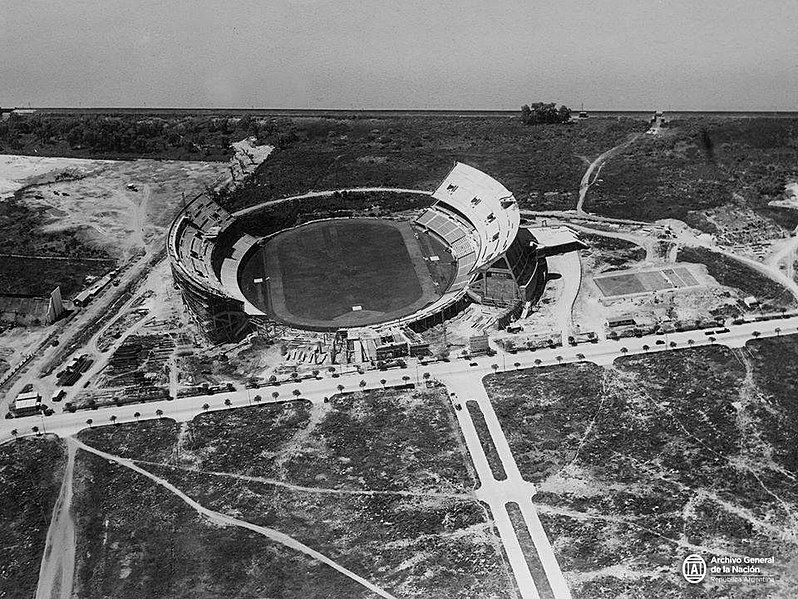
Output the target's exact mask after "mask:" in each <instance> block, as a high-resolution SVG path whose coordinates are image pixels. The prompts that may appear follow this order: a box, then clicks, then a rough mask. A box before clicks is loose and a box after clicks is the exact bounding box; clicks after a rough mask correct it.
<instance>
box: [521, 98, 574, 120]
mask: <svg viewBox="0 0 798 599" xmlns="http://www.w3.org/2000/svg"><path fill="white" fill-rule="evenodd" d="M570 120H571V109H570V108H568V107H567V106H563V105H560V106H559V107H558V106H557V105H556V104H555V103H554V102H552V103H550V104H547V103H545V102H535V103H534V104H532V105H531V106H530V105H529V104H524V105H523V106H522V107H521V122H522V123H524V125H544V124H552V123H567V122H568V121H570Z"/></svg>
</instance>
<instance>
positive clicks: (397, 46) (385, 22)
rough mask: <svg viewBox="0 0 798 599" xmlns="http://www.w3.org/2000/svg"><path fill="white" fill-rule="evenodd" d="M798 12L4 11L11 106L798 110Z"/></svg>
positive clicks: (608, 6) (551, 7)
mask: <svg viewBox="0 0 798 599" xmlns="http://www.w3.org/2000/svg"><path fill="white" fill-rule="evenodd" d="M796 42H798V0H756V1H752V0H673V1H670V0H661V1H656V0H600V1H595V2H587V1H581V2H575V1H569V0H546V1H545V2H544V1H541V0H526V1H515V0H512V1H511V0H481V1H474V0H459V1H457V2H450V1H448V0H440V1H436V0H425V1H417V0H394V1H392V2H387V1H385V0H367V1H366V0H362V1H350V0H329V1H328V0H259V1H257V2H251V1H249V0H235V1H229V0H228V1H225V2H217V1H215V0H191V1H188V0H159V1H140V0H123V1H119V0H24V1H23V0H3V2H2V3H0V106H27V105H32V106H40V107H44V106H77V107H210V108H214V107H240V108H340V109H449V110H468V109H475V110H476V109H496V110H500V109H517V108H519V107H520V106H521V105H522V104H525V103H531V102H536V101H550V102H557V103H564V104H566V105H568V106H570V107H571V108H573V109H578V108H579V107H580V106H581V105H582V104H584V107H585V109H589V110H651V109H662V110H798V49H797V48H796Z"/></svg>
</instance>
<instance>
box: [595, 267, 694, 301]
mask: <svg viewBox="0 0 798 599" xmlns="http://www.w3.org/2000/svg"><path fill="white" fill-rule="evenodd" d="M593 281H594V282H595V283H596V285H597V286H598V288H599V289H600V290H601V292H602V293H603V294H604V296H605V297H616V296H619V295H633V294H635V293H646V292H651V291H662V290H664V289H677V288H680V287H694V286H696V285H698V281H696V280H695V278H694V277H693V275H691V274H690V271H689V270H688V269H687V268H685V267H683V266H679V267H676V268H662V269H654V270H646V271H640V272H616V273H613V274H608V275H602V276H600V277H594V278H593Z"/></svg>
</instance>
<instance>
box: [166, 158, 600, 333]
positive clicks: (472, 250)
mask: <svg viewBox="0 0 798 599" xmlns="http://www.w3.org/2000/svg"><path fill="white" fill-rule="evenodd" d="M404 191H406V190H404ZM329 193H330V194H332V193H334V192H329ZM419 193H424V192H419ZM427 193H428V192H427ZM431 198H432V200H433V202H432V204H431V205H430V206H429V207H428V208H426V209H423V210H421V212H420V214H416V216H415V218H412V217H402V218H394V219H391V220H390V221H380V219H373V218H371V219H355V220H354V221H352V220H346V221H344V220H342V219H327V220H326V222H321V221H318V220H315V221H314V218H313V215H307V216H308V218H306V219H305V220H307V221H314V222H310V223H301V224H300V225H298V226H297V225H296V223H292V224H290V225H289V226H288V227H287V228H286V227H279V228H278V229H279V230H268V231H264V232H263V234H262V235H256V234H251V233H248V232H242V231H244V229H241V230H239V228H237V227H236V226H234V225H235V224H236V223H237V220H238V218H237V216H236V215H234V214H230V213H228V212H226V211H225V210H224V209H222V208H221V207H220V206H219V205H217V204H216V203H215V202H214V201H212V200H211V199H209V198H207V197H205V196H200V197H198V198H196V199H195V200H194V201H192V202H191V203H190V204H189V205H187V206H186V207H185V208H184V209H183V210H182V211H181V213H180V214H179V215H178V217H177V218H176V219H175V221H174V223H173V224H172V227H171V230H170V235H169V241H168V251H169V255H170V258H171V265H172V272H173V275H174V279H175V282H176V284H177V285H178V287H179V288H180V289H181V291H182V295H183V298H184V300H185V303H186V305H187V307H188V308H189V310H190V312H191V314H192V315H193V316H194V318H195V320H196V322H197V323H198V325H199V327H200V329H201V330H202V331H203V332H204V333H205V334H206V335H207V337H208V338H209V339H210V340H211V341H212V342H225V341H234V340H236V339H239V338H241V337H242V336H243V335H244V334H246V333H247V332H249V331H251V330H253V328H262V329H263V330H269V326H270V325H273V324H274V323H275V322H279V323H282V324H283V325H286V326H289V327H293V328H299V329H302V328H305V329H310V330H329V331H334V330H339V329H347V328H356V327H362V326H372V327H376V328H383V329H386V330H387V328H389V327H396V326H408V327H412V328H413V329H415V330H423V329H424V328H426V327H427V326H429V325H430V324H433V323H436V322H441V321H442V320H444V319H446V318H447V317H448V316H450V315H451V314H454V313H457V312H459V311H460V310H461V309H462V308H463V307H464V306H466V305H467V304H469V303H471V302H478V303H483V304H488V305H491V306H497V307H500V308H501V309H502V310H504V313H505V315H506V319H505V322H506V321H507V320H509V318H510V317H511V316H512V315H513V314H517V313H519V312H520V311H521V310H522V309H523V307H524V305H529V304H530V303H531V302H534V301H535V300H536V298H537V297H539V294H540V293H541V292H542V289H543V286H544V285H545V280H546V273H547V267H546V261H545V257H546V255H551V254H552V253H557V252H559V251H571V250H573V249H578V248H579V247H585V246H584V244H582V243H581V242H579V241H578V240H576V238H575V237H573V242H572V243H571V244H567V243H566V244H562V243H559V242H558V243H557V244H541V243H539V242H538V240H537V239H536V238H535V236H534V235H533V233H532V232H530V231H529V230H527V229H525V228H522V227H521V226H520V223H521V218H520V212H519V208H518V205H517V202H516V200H515V198H514V197H513V195H512V193H511V192H510V191H509V190H507V189H506V188H505V187H504V186H503V185H502V184H501V183H499V182H498V181H496V180H495V179H493V178H491V177H490V176H488V175H486V174H485V173H483V172H481V171H479V170H477V169H475V168H473V167H471V166H468V165H466V164H462V163H457V164H455V166H454V168H453V169H452V170H451V171H450V173H449V174H448V175H447V177H446V178H445V179H444V180H443V182H442V183H441V184H440V185H439V186H438V188H437V189H436V190H435V191H434V192H433V193H432V194H431ZM278 202H279V200H278ZM274 204H275V202H268V203H265V204H264V205H263V206H264V209H265V208H267V207H269V206H272V207H273V206H274ZM246 212H247V214H246V218H250V217H251V215H252V214H253V210H252V209H249V210H247V211H246ZM239 218H241V220H242V221H243V220H244V218H245V216H244V215H243V214H242V215H240V217H239ZM359 221H363V222H362V223H361V222H359ZM239 224H240V223H239ZM380 226H382V227H383V228H382V229H376V228H375V227H380ZM353 227H355V228H353ZM357 227H360V229H358V228H357ZM386 227H387V228H386ZM361 229H362V230H370V229H373V230H374V231H377V232H376V233H375V232H374V231H372V233H371V235H370V236H369V235H365V236H364V237H362V240H360V239H358V241H357V242H354V241H353V240H352V239H350V237H351V236H352V235H355V234H357V233H358V231H360V230H361ZM297 231H299V233H297ZM397 231H398V232H397ZM314 235H316V236H318V238H319V243H318V244H316V245H315V246H314V245H312V244H310V245H308V244H309V241H308V239H311V238H312V237H313V236H314ZM391 235H393V237H394V239H395V241H396V243H395V244H394V245H393V246H391V245H390V244H388V243H387V241H386V239H387V238H388V237H390V236H391ZM559 237H563V236H562V235H560V236H559ZM339 238H342V239H339ZM291 243H296V244H297V245H291ZM544 245H545V247H544ZM385 248H389V249H388V250H386V249H385ZM385 251H390V252H392V253H391V255H387V256H384V255H382V254H381V252H385ZM292 252H301V259H297V256H296V253H292ZM403 260H406V261H408V262H407V264H408V265H409V266H407V268H404V270H402V268H399V267H398V266H397V264H400V263H401V262H402V261H403ZM281 261H282V262H287V263H288V264H287V265H284V268H283V269H282V270H281V269H279V268H277V266H275V264H276V263H279V262H281ZM327 261H329V262H327ZM314 262H315V263H316V264H315V265H314V264H313V263H314ZM253 265H254V266H253ZM400 266H401V265H400ZM314 268H315V270H314ZM369 270H370V272H369V273H367V274H368V276H365V275H364V271H369ZM382 270H386V271H388V272H390V275H389V276H387V277H386V276H385V274H384V273H382V278H380V276H381V271H382ZM427 270H429V272H427ZM298 271H302V272H304V273H305V278H304V280H302V281H300V283H301V284H298V285H295V286H294V287H292V281H291V278H292V277H296V276H298V275H297V273H298ZM300 274H302V273H300ZM430 275H432V276H430ZM331 280H332V281H333V283H334V285H333V286H328V287H324V285H329V284H330V281H331ZM317 281H318V287H319V288H318V289H317V288H316V286H317V285H316V282H317ZM390 284H392V285H394V286H396V287H395V290H396V291H397V292H396V293H394V291H393V289H394V288H392V287H390ZM433 286H434V287H433ZM415 287H418V292H417V293H410V294H409V295H408V297H406V298H402V299H403V300H406V301H402V302H393V301H392V299H394V298H393V296H394V295H402V293H403V292H405V291H406V289H411V290H412V289H414V288H415ZM422 288H423V289H422ZM431 290H432V291H431ZM377 291H379V293H377ZM370 294H372V295H374V296H377V295H380V294H382V295H383V296H386V297H383V298H378V299H374V300H373V302H372V301H371V300H372V295H370ZM314 295H315V296H318V297H316V298H315V300H314V302H311V301H310V300H311V299H313V297H312V296H314ZM289 296H290V297H289ZM286 297H288V299H289V300H290V301H286ZM306 298H307V299H308V302H309V303H312V304H313V305H314V306H315V305H318V304H320V303H321V304H323V305H322V306H321V307H322V308H323V310H321V311H318V310H317V311H315V312H314V310H313V309H312V306H311V307H310V308H307V307H306V306H303V305H302V300H303V299H306ZM379 299H381V300H383V301H382V303H380V301H378V300H379ZM319 300H321V302H320V301H319ZM325 300H326V301H325ZM339 300H340V302H339ZM291 302H293V307H292V305H291ZM336 302H338V303H340V304H341V306H343V307H341V308H335V309H333V310H332V311H331V305H334V304H336ZM369 303H374V305H369ZM297 306H299V307H297ZM305 308H307V309H305Z"/></svg>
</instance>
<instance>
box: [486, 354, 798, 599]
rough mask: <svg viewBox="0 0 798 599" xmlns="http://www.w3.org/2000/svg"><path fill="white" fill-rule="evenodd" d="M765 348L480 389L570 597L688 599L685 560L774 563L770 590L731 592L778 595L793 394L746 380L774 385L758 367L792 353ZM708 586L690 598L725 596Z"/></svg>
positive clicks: (558, 371)
mask: <svg viewBox="0 0 798 599" xmlns="http://www.w3.org/2000/svg"><path fill="white" fill-rule="evenodd" d="M760 343H763V344H764V348H758V347H757V346H758V344H760ZM773 343H774V341H772V340H766V341H763V342H759V341H757V342H754V343H753V344H750V348H749V350H747V351H741V350H729V349H726V348H721V347H711V348H701V349H689V350H679V351H674V352H668V353H666V354H657V355H656V356H634V357H628V358H622V359H619V360H616V362H615V364H614V365H613V366H612V367H610V368H601V367H598V366H595V365H592V364H576V365H568V366H558V367H551V368H542V369H535V370H534V371H521V372H514V373H506V374H501V375H493V376H491V377H488V378H487V379H486V381H487V388H488V392H489V394H490V396H491V398H492V401H493V402H494V405H495V406H496V412H497V414H498V416H499V418H500V420H501V423H502V427H503V428H504V430H505V433H506V434H507V437H508V441H509V443H510V445H511V447H512V449H513V452H514V454H515V456H516V459H517V461H518V464H519V468H520V469H521V472H522V474H523V475H524V477H525V478H527V479H528V480H530V481H532V482H534V483H535V484H536V485H537V487H538V493H537V494H536V495H535V500H536V501H537V502H538V509H539V511H540V514H541V520H542V522H543V524H544V526H545V527H546V530H547V532H548V534H549V536H550V538H551V540H552V543H553V544H554V548H555V551H556V552H557V553H558V556H559V559H560V564H561V566H562V567H563V569H564V570H565V572H566V575H567V577H568V578H569V581H570V582H571V585H572V591H573V593H574V596H575V597H577V598H581V597H607V598H609V597H613V598H615V597H619V598H631V597H640V596H645V597H648V596H656V597H682V596H690V595H685V594H686V593H688V592H689V591H688V590H687V583H685V582H684V581H683V580H682V579H681V577H680V576H679V574H678V568H679V567H680V564H681V559H683V558H684V557H685V556H686V555H687V554H689V553H692V552H701V553H704V554H705V555H713V554H716V555H723V554H733V555H751V556H759V555H768V556H769V555H774V556H775V560H776V564H775V565H774V566H773V567H772V570H771V572H770V573H772V574H777V575H779V576H780V577H781V578H780V579H779V580H777V581H776V582H775V583H773V584H761V585H743V586H736V587H734V590H735V592H737V591H738V590H739V591H740V592H744V593H745V595H744V596H746V597H771V596H776V597H787V596H789V595H788V594H787V592H788V591H787V589H789V588H790V585H791V584H793V583H791V582H790V574H789V573H790V572H791V571H792V570H791V568H792V567H793V566H791V564H794V563H796V560H798V542H796V538H798V534H797V533H798V530H796V523H795V520H794V511H795V510H796V508H797V507H798V483H796V477H795V474H796V473H795V471H794V470H793V469H791V468H794V465H795V462H794V452H793V450H791V449H790V447H789V443H793V446H794V442H795V439H796V430H795V428H794V426H795V424H794V410H793V408H792V405H791V404H790V405H788V403H787V402H789V401H790V400H788V399H787V397H792V395H789V394H790V393H794V389H793V388H792V387H791V386H790V385H791V384H790V383H787V384H780V383H779V384H776V385H775V386H774V385H773V383H770V385H771V386H770V387H768V386H767V385H766V384H762V383H760V382H759V380H760V378H761V379H764V380H768V379H770V378H771V377H772V378H774V379H776V380H779V381H782V380H788V377H789V371H782V372H778V368H779V366H777V364H774V363H772V358H774V357H775V356H776V355H778V354H779V353H781V355H782V357H781V358H780V361H779V362H778V364H786V363H789V362H790V360H791V359H792V356H793V354H794V353H795V352H796V349H795V348H796V347H798V344H796V340H794V339H789V340H786V339H785V340H775V343H783V344H785V345H786V346H787V348H789V349H787V348H785V347H779V346H776V347H774V346H773V345H772V344H773ZM752 356H753V357H752ZM785 375H786V376H785ZM632 581H634V583H632ZM714 582H716V583H717V584H714V585H713V586H711V587H709V586H706V585H705V587H703V591H702V592H703V593H705V594H698V595H696V596H701V597H723V596H727V595H728V594H729V593H730V590H731V587H729V586H728V584H724V583H722V582H719V581H714Z"/></svg>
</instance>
